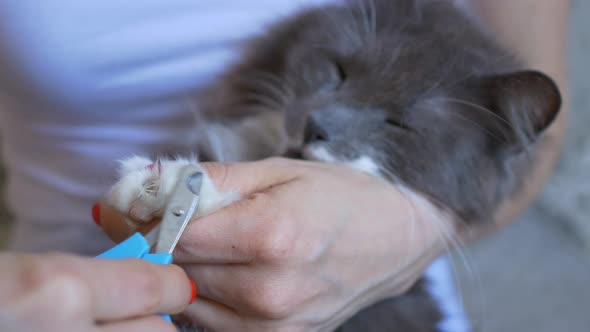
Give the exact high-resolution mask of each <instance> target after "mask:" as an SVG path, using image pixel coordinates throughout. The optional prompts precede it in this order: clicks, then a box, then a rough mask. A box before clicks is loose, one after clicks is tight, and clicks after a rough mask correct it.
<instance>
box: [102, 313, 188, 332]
mask: <svg viewBox="0 0 590 332" xmlns="http://www.w3.org/2000/svg"><path fill="white" fill-rule="evenodd" d="M98 331H100V332H177V330H176V327H175V326H174V325H173V324H171V323H169V322H168V321H166V320H164V319H163V318H161V317H159V316H151V317H144V318H137V319H132V320H126V321H122V322H116V323H109V324H104V325H102V326H101V327H100V328H99V329H98Z"/></svg>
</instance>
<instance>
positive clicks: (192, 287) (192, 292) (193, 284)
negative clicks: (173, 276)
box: [189, 280, 197, 304]
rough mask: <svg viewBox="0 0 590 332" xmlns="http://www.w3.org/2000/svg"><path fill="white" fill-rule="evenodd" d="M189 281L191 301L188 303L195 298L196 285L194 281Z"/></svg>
mask: <svg viewBox="0 0 590 332" xmlns="http://www.w3.org/2000/svg"><path fill="white" fill-rule="evenodd" d="M190 282H191V301H190V302H189V304H192V303H193V302H195V300H196V299H197V285H196V284H195V282H194V281H192V280H190Z"/></svg>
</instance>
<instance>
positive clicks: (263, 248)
mask: <svg viewBox="0 0 590 332" xmlns="http://www.w3.org/2000/svg"><path fill="white" fill-rule="evenodd" d="M275 189H278V188H275ZM275 189H273V192H267V193H257V194H254V195H251V196H250V197H248V198H246V199H242V200H240V201H237V202H235V203H233V204H231V205H229V206H227V207H225V208H223V209H221V210H218V211H216V212H214V213H211V214H209V215H207V216H205V217H203V218H200V219H197V220H194V221H193V222H191V223H190V224H189V225H188V226H187V227H186V229H185V231H184V233H183V236H182V237H181V238H180V240H179V243H178V246H177V248H176V251H175V255H174V257H175V262H177V263H224V264H225V263H251V262H253V261H257V260H264V259H265V258H272V257H267V256H268V255H269V254H270V255H272V254H273V253H280V252H284V250H287V249H288V247H289V246H290V245H292V242H291V241H289V237H292V236H294V235H295V234H294V232H295V230H294V229H293V228H294V227H295V226H296V225H295V224H293V223H291V224H289V223H287V222H285V221H286V220H285V219H284V218H281V216H280V215H279V213H280V212H281V211H282V210H281V206H280V204H281V202H280V198H277V195H276V193H275V192H274V191H278V190H275Z"/></svg>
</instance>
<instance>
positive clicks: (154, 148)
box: [0, 0, 461, 332]
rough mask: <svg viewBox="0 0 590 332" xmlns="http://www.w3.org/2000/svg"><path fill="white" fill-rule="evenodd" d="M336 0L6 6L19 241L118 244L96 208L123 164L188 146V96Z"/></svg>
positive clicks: (74, 247)
mask: <svg viewBox="0 0 590 332" xmlns="http://www.w3.org/2000/svg"><path fill="white" fill-rule="evenodd" d="M328 1H330V0H257V1H245V0H244V1H240V0H208V1H206V0H199V1H195V0H167V1H161V0H141V1H139V0H129V1H117V0H101V1H79V0H43V1H39V0H18V1H0V135H1V136H2V143H3V153H4V155H3V162H4V164H5V166H6V168H7V170H8V185H7V190H6V198H7V202H8V204H9V206H10V208H11V209H12V211H13V213H14V215H15V218H16V221H17V223H16V229H15V234H14V236H13V237H12V242H11V248H12V249H14V250H26V251H44V250H48V249H51V250H65V251H71V252H77V253H81V254H87V255H96V254H97V253H99V252H101V251H103V250H105V249H107V248H108V247H110V246H111V245H112V243H111V242H110V241H109V240H108V239H107V238H106V236H105V235H104V234H103V233H102V231H101V230H100V229H99V228H98V227H97V226H96V225H94V223H93V222H92V219H91V215H90V211H91V206H92V204H93V203H94V202H96V201H97V199H99V198H100V196H101V195H102V194H103V193H105V192H106V190H107V189H108V187H109V186H110V184H112V183H113V180H114V179H115V162H116V160H117V159H120V158H125V157H128V156H130V155H132V154H147V155H152V154H156V153H159V152H162V151H185V150H190V146H191V145H192V144H193V143H194V135H193V134H194V133H193V128H194V124H195V121H196V118H195V116H194V112H195V110H194V107H193V105H192V104H191V103H190V102H189V101H188V98H187V97H186V96H187V95H188V94H189V93H190V92H191V91H194V89H195V88H198V87H199V86H201V85H203V84H205V83H207V82H208V81H210V79H211V78H212V77H214V76H215V75H217V74H218V73H219V72H220V71H221V70H222V69H223V68H224V67H225V66H227V65H228V64H229V63H230V62H231V61H233V60H234V59H235V58H236V56H237V52H236V50H237V48H238V47H239V43H240V42H241V41H242V40H244V39H245V38H247V37H249V36H252V35H253V34H256V33H257V32H259V31H262V29H264V27H265V26H266V25H267V24H268V23H270V22H273V21H275V20H278V19H280V18H281V17H282V16H283V15H288V14H290V13H292V12H293V11H294V10H297V9H299V8H300V7H301V6H304V5H315V4H321V3H325V2H328ZM433 271H434V270H433ZM441 273H442V274H441ZM445 273H447V274H448V272H445V271H444V270H440V271H439V272H438V273H435V275H436V274H441V277H443V278H444V277H445V276H444V274H445ZM433 280H436V278H434V279H433ZM440 280H444V279H440ZM434 285H436V281H435V282H434ZM446 285H447V286H449V285H448V283H447V284H446ZM441 287H444V285H442V284H441ZM435 288H436V287H435ZM439 288H440V287H439ZM440 289H442V288H440ZM453 331H454V332H457V331H461V330H458V329H454V330H453Z"/></svg>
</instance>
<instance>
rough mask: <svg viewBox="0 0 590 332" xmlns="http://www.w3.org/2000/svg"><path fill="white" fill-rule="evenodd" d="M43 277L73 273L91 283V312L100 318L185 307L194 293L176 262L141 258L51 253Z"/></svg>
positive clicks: (86, 282)
mask: <svg viewBox="0 0 590 332" xmlns="http://www.w3.org/2000/svg"><path fill="white" fill-rule="evenodd" d="M37 273H39V274H40V277H39V278H41V280H43V279H44V278H54V277H59V276H64V275H65V276H67V277H74V278H76V280H81V281H82V282H83V283H84V284H85V285H87V287H88V292H86V294H89V295H88V296H89V297H90V298H89V299H88V300H87V301H89V302H90V308H91V309H90V310H91V315H92V316H93V317H94V318H95V319H96V320H99V321H109V320H117V319H124V318H128V317H135V316H144V315H150V314H155V313H177V312H180V311H182V310H183V309H184V308H185V307H186V306H187V305H188V303H189V302H191V300H192V296H193V293H194V292H193V289H194V287H193V285H192V281H190V280H189V279H188V277H187V275H186V273H185V272H184V271H183V270H182V269H181V268H180V267H178V266H176V265H157V264H152V263H149V262H147V261H143V260H139V259H129V260H107V259H88V258H80V257H75V256H70V255H48V256H47V257H46V258H45V259H43V266H42V268H41V269H39V270H38V272H37Z"/></svg>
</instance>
